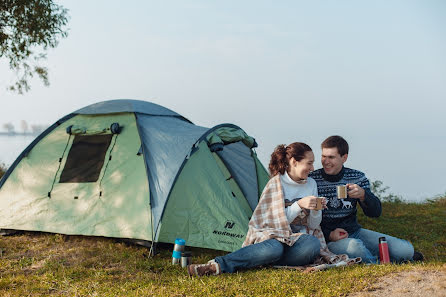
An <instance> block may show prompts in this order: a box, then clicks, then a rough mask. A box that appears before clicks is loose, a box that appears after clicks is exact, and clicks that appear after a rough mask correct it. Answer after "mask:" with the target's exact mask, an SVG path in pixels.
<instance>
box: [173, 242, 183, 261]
mask: <svg viewBox="0 0 446 297" xmlns="http://www.w3.org/2000/svg"><path fill="white" fill-rule="evenodd" d="M185 245H186V241H185V240H184V239H182V238H177V239H175V245H174V246H173V252H172V264H180V261H181V253H182V252H184V246H185Z"/></svg>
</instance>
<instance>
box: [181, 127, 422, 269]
mask: <svg viewBox="0 0 446 297" xmlns="http://www.w3.org/2000/svg"><path fill="white" fill-rule="evenodd" d="M321 146H322V160H321V162H322V167H323V168H321V169H318V170H316V171H314V167H313V163H314V154H313V151H312V150H311V148H310V147H309V146H308V145H306V144H305V143H300V142H295V143H292V144H290V145H288V146H285V145H279V146H278V147H277V148H276V149H275V150H274V152H273V153H272V155H271V161H270V163H269V171H270V174H271V179H270V180H269V182H268V184H267V185H266V186H265V189H264V190H263V193H262V195H261V197H260V200H259V203H258V205H257V207H256V209H255V210H254V212H253V215H252V217H251V220H250V222H249V228H248V233H247V235H246V239H245V241H244V243H243V247H242V248H241V249H239V250H237V251H235V252H233V253H230V254H227V255H225V256H222V257H216V258H215V259H213V260H211V261H209V262H208V263H206V264H191V265H189V266H188V267H187V269H188V273H189V274H190V275H198V276H202V275H217V274H221V273H232V272H236V271H239V270H243V269H249V268H252V267H258V266H262V265H275V266H307V267H311V266H309V265H310V264H312V266H313V267H315V266H316V265H318V264H328V265H330V264H334V265H349V264H352V263H358V262H361V259H362V262H364V263H377V258H378V255H379V248H378V239H379V238H380V237H383V236H384V237H386V239H387V243H388V247H389V254H390V260H391V261H392V262H404V261H411V260H422V258H423V256H422V254H421V253H418V252H414V249H413V246H412V244H410V243H409V242H408V241H406V240H402V239H398V238H395V237H392V236H389V235H385V234H382V233H378V232H374V231H371V230H367V229H363V228H361V226H360V225H359V224H358V222H357V219H356V206H357V204H358V203H359V205H360V206H361V208H362V210H363V212H364V214H365V215H366V216H369V217H379V216H380V215H381V202H380V200H379V199H378V198H377V197H376V196H375V195H374V194H373V193H372V192H371V191H370V184H369V181H368V179H367V178H366V177H365V175H364V173H362V172H360V171H357V170H354V169H350V168H346V167H344V165H343V164H344V163H345V162H346V161H347V157H348V143H347V142H346V141H345V140H344V139H343V138H342V137H340V136H331V137H329V138H327V139H326V140H325V141H324V142H323V143H322V145H321ZM337 185H347V189H348V198H347V199H338V198H337V192H336V186H337ZM318 196H322V197H324V198H323V199H322V208H324V210H323V211H322V210H320V209H319V208H318V207H317V201H318ZM346 202H348V203H346Z"/></svg>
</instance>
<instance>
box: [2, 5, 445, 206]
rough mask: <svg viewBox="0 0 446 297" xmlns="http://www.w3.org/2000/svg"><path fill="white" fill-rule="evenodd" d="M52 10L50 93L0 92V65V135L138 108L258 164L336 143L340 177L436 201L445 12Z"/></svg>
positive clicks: (38, 87)
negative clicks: (84, 114)
mask: <svg viewBox="0 0 446 297" xmlns="http://www.w3.org/2000/svg"><path fill="white" fill-rule="evenodd" d="M56 3H58V4H61V5H63V6H64V7H65V8H67V9H68V10H69V15H70V20H69V23H68V28H69V31H68V33H69V34H68V37H67V38H65V39H63V40H61V41H60V44H59V46H58V47H57V48H55V49H51V50H50V51H49V52H48V59H47V60H46V62H45V63H44V65H45V66H47V67H48V68H49V79H50V86H49V87H45V86H43V85H42V83H41V82H40V81H38V80H33V81H32V82H31V83H32V84H31V88H32V89H31V91H30V92H28V93H26V94H24V95H17V94H14V93H10V92H8V91H7V90H6V86H7V85H8V84H11V83H12V82H13V80H14V72H12V71H11V70H9V69H8V65H7V63H6V62H5V61H4V60H1V59H0V102H1V108H0V124H2V125H3V123H7V122H11V123H13V124H14V125H15V126H16V130H18V129H19V127H20V121H21V120H26V121H27V122H28V124H30V125H31V124H48V125H49V124H52V123H54V122H55V121H56V120H58V119H59V118H61V117H63V116H64V115H66V114H68V113H70V112H72V111H74V110H76V109H79V108H82V107H84V106H86V105H89V104H93V103H96V102H99V101H104V100H109V99H138V100H146V101H150V102H153V103H157V104H160V105H162V106H165V107H167V108H170V109H172V110H174V111H175V112H177V113H179V114H181V115H183V116H184V117H186V118H188V119H189V120H191V121H192V122H194V123H195V124H197V125H200V126H205V127H213V126H215V125H218V124H221V123H233V124H236V125H238V126H240V127H241V128H243V129H244V130H245V131H246V132H247V133H248V134H249V135H251V136H253V137H255V138H256V139H257V142H258V143H259V148H258V149H257V154H258V156H259V158H260V160H261V161H262V163H263V164H264V165H265V166H267V165H268V162H269V156H270V154H271V153H272V151H273V150H274V148H275V146H276V145H278V144H282V143H284V144H289V143H292V142H294V141H301V142H305V143H307V144H309V145H310V146H311V147H312V148H313V150H314V153H315V155H316V163H315V165H316V166H315V167H316V168H320V154H321V151H320V143H321V142H322V141H323V140H324V139H325V138H326V137H328V136H330V135H335V134H337V135H341V136H343V137H344V138H345V139H346V140H347V141H348V142H349V144H350V153H349V158H348V161H347V163H346V164H345V165H346V166H347V167H351V168H355V169H358V170H361V171H363V172H365V173H366V176H367V177H368V178H369V179H370V180H372V181H373V180H381V181H383V183H384V185H386V186H389V187H390V189H389V191H390V192H392V193H394V194H397V195H401V196H403V198H405V199H408V200H422V199H424V198H429V197H433V196H435V195H439V194H444V193H446V182H445V180H446V178H445V177H446V174H445V173H444V169H443V167H444V166H445V165H446V154H445V152H446V132H445V128H446V117H445V111H446V54H445V53H446V1H442V0H430V1H426V0H418V1H415V0H401V1H398V0H387V1H384V0H376V1H353V0H350V1H346V0H340V1H327V0H326V1H321V0H315V1H291V0H290V1H285V0H284V1H259V0H257V1H211V0H196V1H195V0H191V1H142V0H141V1H136V0H132V1H125V2H124V1H110V0H109V1H105V0H104V1H103V0H95V1H86V0H77V1H74V0H64V1H56ZM1 141H5V140H1ZM0 146H1V143H0ZM19 153H20V152H17V155H18V154H19ZM0 158H1V156H0Z"/></svg>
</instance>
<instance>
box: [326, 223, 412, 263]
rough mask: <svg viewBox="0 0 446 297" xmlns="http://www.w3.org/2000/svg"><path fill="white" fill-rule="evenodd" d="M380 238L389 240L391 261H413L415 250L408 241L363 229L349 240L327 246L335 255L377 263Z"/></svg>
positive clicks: (345, 239)
mask: <svg viewBox="0 0 446 297" xmlns="http://www.w3.org/2000/svg"><path fill="white" fill-rule="evenodd" d="M380 237H385V238H386V240H387V245H388V247H389V255H390V261H392V262H397V263H398V262H403V261H409V260H412V257H413V251H414V250H413V246H412V244H411V243H410V242H408V241H407V240H404V239H399V238H396V237H393V236H389V235H386V234H382V233H379V232H375V231H371V230H367V229H363V228H360V229H359V230H358V231H356V232H354V233H353V234H349V236H348V238H344V239H341V240H338V241H331V242H329V243H328V244H327V245H328V248H329V250H330V251H331V252H333V253H335V254H347V255H348V256H349V257H351V258H355V257H361V258H362V261H363V262H364V263H377V262H378V258H379V247H378V241H379V238H380Z"/></svg>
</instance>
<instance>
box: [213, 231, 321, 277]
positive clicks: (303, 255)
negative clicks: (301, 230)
mask: <svg viewBox="0 0 446 297" xmlns="http://www.w3.org/2000/svg"><path fill="white" fill-rule="evenodd" d="M319 250H320V243H319V239H317V238H316V237H314V236H312V235H308V234H303V235H301V236H300V237H299V239H298V240H297V241H296V242H295V243H294V244H293V245H292V246H288V245H286V244H284V243H281V242H280V241H278V240H276V239H268V240H265V241H262V242H259V243H256V244H252V245H248V246H245V247H243V248H241V249H239V250H237V251H235V252H233V253H230V254H227V255H225V256H222V257H216V258H215V261H216V262H217V263H218V264H220V268H221V271H222V272H235V271H238V270H240V269H248V268H251V267H256V266H261V265H267V264H274V265H287V266H300V265H307V264H310V263H311V262H313V260H314V259H315V258H316V257H317V256H318V255H319Z"/></svg>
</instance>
